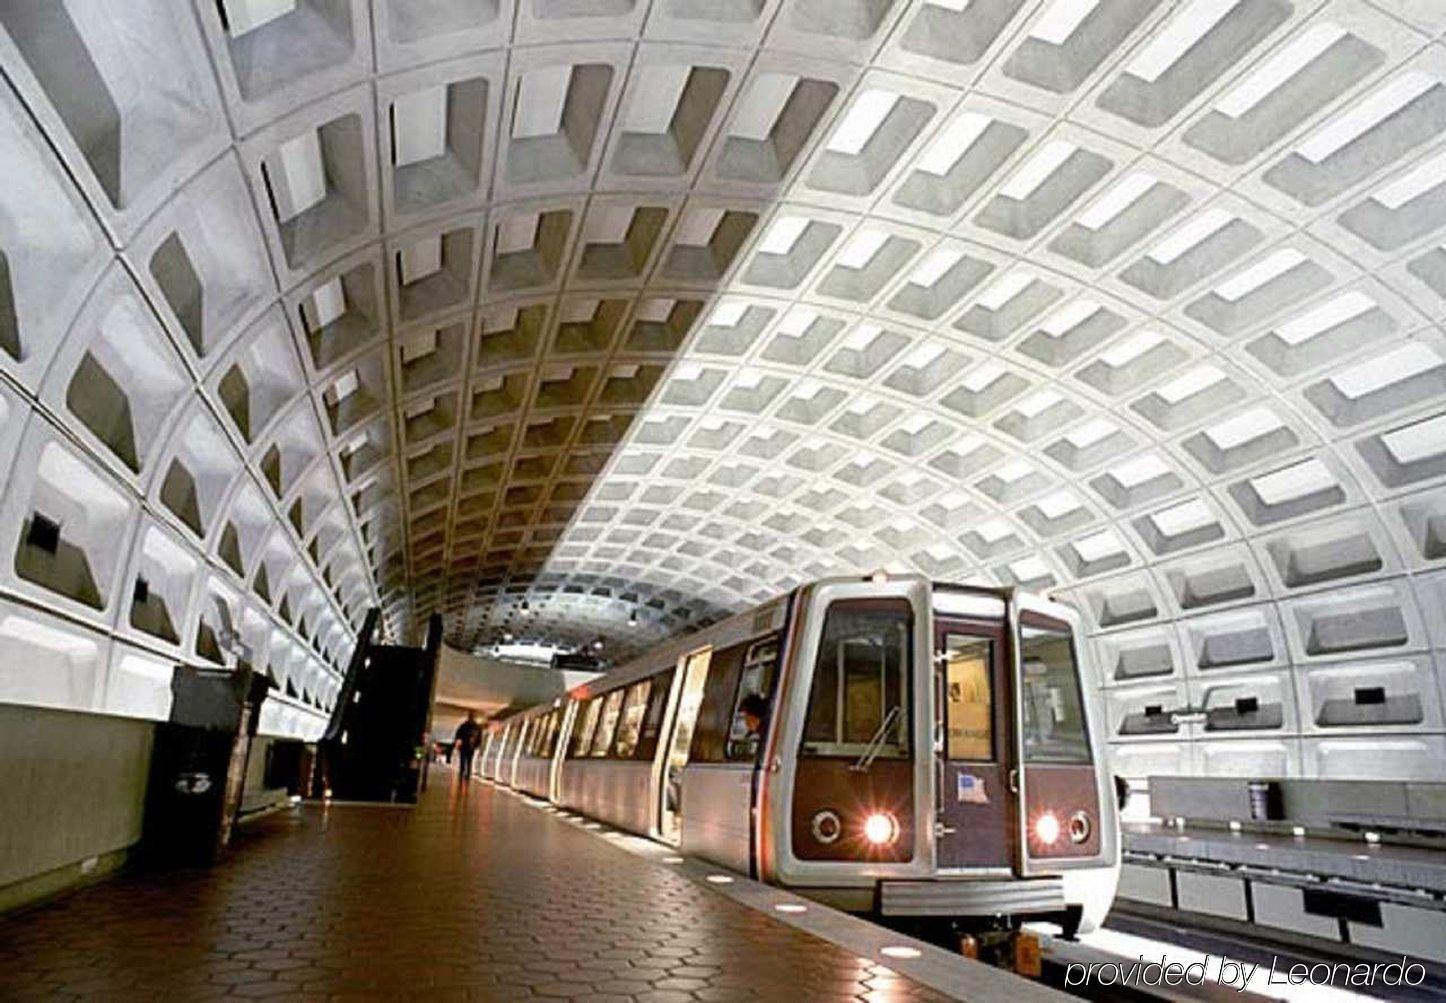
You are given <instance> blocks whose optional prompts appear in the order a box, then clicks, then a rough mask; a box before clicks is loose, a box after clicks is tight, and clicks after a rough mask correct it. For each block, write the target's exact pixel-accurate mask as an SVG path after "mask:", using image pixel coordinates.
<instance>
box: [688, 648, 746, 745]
mask: <svg viewBox="0 0 1446 1003" xmlns="http://www.w3.org/2000/svg"><path fill="white" fill-rule="evenodd" d="M747 649H748V643H747V642H746V641H745V642H744V643H743V644H735V645H733V646H732V647H729V648H719V649H718V650H716V651H714V652H713V655H712V658H710V659H709V661H708V676H707V678H706V679H705V680H704V681H703V698H702V700H701V701H700V702H699V704H698V718H697V721H696V722H695V724H694V725H693V743H692V746H691V747H690V748H689V750H688V762H690V763H722V762H725V761H726V760H727V756H726V755H725V749H726V746H727V744H728V727H729V723H730V721H731V720H732V715H733V704H734V702H735V699H736V694H737V692H738V680H739V678H740V676H741V675H742V674H743V656H744V654H745V653H746V652H747Z"/></svg>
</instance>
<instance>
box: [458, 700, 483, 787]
mask: <svg viewBox="0 0 1446 1003" xmlns="http://www.w3.org/2000/svg"><path fill="white" fill-rule="evenodd" d="M452 744H453V745H455V746H456V747H457V751H458V753H459V755H460V758H461V762H460V763H459V765H458V769H459V770H460V771H461V774H462V780H463V782H466V781H468V780H471V779H472V757H473V756H475V755H476V754H477V747H478V746H479V745H481V744H482V726H481V725H480V724H478V723H477V713H476V711H470V710H469V711H468V712H467V720H465V721H463V722H462V723H461V724H459V725H458V726H457V734H456V735H454V736H453V738H452Z"/></svg>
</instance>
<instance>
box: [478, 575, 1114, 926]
mask: <svg viewBox="0 0 1446 1003" xmlns="http://www.w3.org/2000/svg"><path fill="white" fill-rule="evenodd" d="M1086 657H1087V655H1086V647H1085V646H1084V645H1083V644H1081V643H1080V629H1079V622H1078V619H1077V616H1076V614H1075V613H1074V611H1073V610H1071V609H1070V608H1069V607H1067V606H1064V605H1061V604H1060V603H1057V602H1054V601H1051V600H1049V599H1045V598H1042V597H1040V596H1036V595H1031V594H1029V593H1026V592H1024V591H1020V590H1017V589H994V588H976V587H966V586H962V585H947V584H939V583H934V582H930V581H928V580H926V579H924V578H921V577H915V576H886V575H883V574H878V575H872V576H869V577H867V578H848V579H831V580H825V581H820V582H816V583H814V584H810V585H805V586H802V587H800V588H798V589H796V590H794V591H793V592H791V593H789V594H787V595H784V596H780V597H778V598H776V599H774V600H771V601H770V602H767V603H765V604H763V605H762V606H759V607H757V608H756V609H753V610H750V611H748V612H745V613H742V614H739V615H737V616H734V617H732V618H730V619H728V620H726V621H723V622H721V623H718V624H715V625H714V626H712V627H709V628H707V629H705V630H703V631H700V632H697V633H695V634H692V635H689V636H687V637H682V638H678V639H675V640H673V641H670V642H668V643H666V644H664V645H662V646H660V647H658V648H657V649H656V650H653V651H651V652H649V653H648V654H646V655H643V656H641V657H639V658H636V659H634V660H632V661H630V662H629V663H627V664H626V665H623V666H621V667H619V668H617V669H614V670H613V671H610V672H608V673H607V674H605V675H603V676H600V677H598V678H596V679H594V680H592V681H591V682H589V683H587V684H586V685H584V686H581V687H578V688H576V689H574V690H572V691H570V692H569V693H567V694H566V695H565V696H564V697H561V698H559V699H558V700H556V701H554V702H552V703H549V704H544V705H541V706H537V707H532V708H529V709H527V710H524V711H522V712H520V713H516V714H514V715H512V716H511V717H510V718H508V719H506V720H504V721H495V722H493V723H492V724H491V725H490V726H489V729H488V735H487V739H486V743H485V745H484V748H483V750H482V752H481V755H480V756H479V757H478V765H477V769H478V771H479V772H480V773H481V774H482V775H483V776H484V777H486V778H487V779H489V780H492V781H494V782H496V783H498V784H501V785H504V786H508V787H512V788H515V789H517V790H519V791H522V792H525V793H527V794H530V795H532V796H534V797H537V798H542V799H545V800H547V801H550V802H552V803H554V804H556V805H558V806H560V807H562V808H566V809H570V810H572V811H576V812H578V813H580V814H583V815H586V816H590V817H592V818H595V819H598V820H600V821H602V822H606V823H608V824H610V825H612V826H615V827H617V828H619V829H623V830H627V831H629V832H633V833H636V834H638V835H641V836H646V837H650V838H652V839H655V840H658V841H661V842H663V843H666V844H670V845H672V846H675V847H677V848H678V850H679V852H681V853H684V854H688V855H692V856H696V857H699V858H703V859H706V860H709V861H712V862H714V863H717V864H720V865H722V866H724V867H727V868H730V869H733V870H736V871H738V872H740V873H743V874H747V875H750V876H752V877H754V878H756V879H758V880H761V881H765V882H768V883H771V884H776V885H779V886H782V887H786V888H788V889H790V890H792V891H795V892H798V893H800V894H803V895H806V896H808V897H811V898H814V899H816V900H819V901H822V902H826V903H828V904H830V905H833V906H836V907H839V908H843V909H847V910H849V911H852V912H861V913H868V914H872V915H875V916H880V917H883V918H885V919H886V920H899V921H901V922H903V923H907V924H915V925H922V924H933V923H936V922H937V923H947V924H950V925H951V926H952V927H953V928H954V929H955V930H957V931H959V932H961V933H966V934H967V933H970V932H971V931H981V932H982V931H991V930H992V931H999V930H1008V929H1011V928H1015V927H1017V926H1018V925H1019V924H1020V923H1022V922H1025V921H1037V920H1042V921H1049V922H1054V923H1057V924H1059V925H1060V926H1061V927H1063V929H1064V931H1065V934H1066V935H1067V936H1072V935H1073V934H1074V933H1075V932H1077V931H1083V932H1088V931H1090V930H1092V929H1094V928H1095V927H1097V926H1098V925H1099V924H1100V923H1101V921H1102V920H1103V919H1104V916H1105V913H1106V912H1107V911H1108V910H1109V907H1110V904H1111V901H1112V900H1113V898H1114V894H1115V887H1116V884H1117V882H1118V879H1119V853H1120V838H1119V814H1118V805H1117V795H1116V783H1115V781H1114V780H1113V779H1112V778H1111V777H1110V776H1109V774H1108V773H1107V771H1106V769H1105V755H1104V753H1105V750H1104V747H1103V742H1102V735H1103V733H1104V727H1103V723H1102V721H1101V720H1100V717H1099V711H1098V708H1097V706H1096V702H1095V701H1094V700H1093V699H1091V696H1090V691H1089V688H1088V687H1087V686H1086V685H1085V684H1084V677H1083V671H1084V669H1085V666H1084V665H1083V660H1084V659H1085V658H1086Z"/></svg>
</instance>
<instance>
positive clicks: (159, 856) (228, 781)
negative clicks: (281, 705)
mask: <svg viewBox="0 0 1446 1003" xmlns="http://www.w3.org/2000/svg"><path fill="white" fill-rule="evenodd" d="M270 688H271V682H270V681H269V680H268V679H267V678H266V677H265V676H258V675H256V674H255V673H253V672H252V671H251V670H250V669H249V668H241V669H236V670H229V669H226V670H220V669H197V668H192V667H190V666H184V665H181V666H177V667H176V669H175V671H174V673H173V675H172V677H171V694H172V703H171V717H170V720H168V721H166V722H165V723H164V724H160V725H158V726H157V727H156V737H155V743H154V745H153V747H152V751H151V772H150V783H149V786H148V787H147V790H146V813H145V822H144V826H143V834H142V850H143V855H144V858H145V859H146V860H147V861H148V862H149V863H150V864H152V865H153V866H162V867H171V866H206V865H209V864H212V863H214V862H215V861H216V860H217V859H218V858H219V857H220V855H221V853H222V852H223V851H224V850H225V848H226V845H227V844H228V843H229V842H230V840H231V826H232V823H233V822H234V821H235V819H236V813H237V811H238V809H239V808H240V805H241V788H242V785H243V783H244V781H245V778H246V756H247V753H248V752H249V750H250V745H251V736H252V735H254V734H256V722H257V718H258V717H259V714H260V710H261V701H262V700H264V699H265V697H266V691H267V690H268V689H270Z"/></svg>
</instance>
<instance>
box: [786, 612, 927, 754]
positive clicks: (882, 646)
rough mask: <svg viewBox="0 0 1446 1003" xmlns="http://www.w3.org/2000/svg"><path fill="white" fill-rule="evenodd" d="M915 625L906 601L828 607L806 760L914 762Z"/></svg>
mask: <svg viewBox="0 0 1446 1003" xmlns="http://www.w3.org/2000/svg"><path fill="white" fill-rule="evenodd" d="M913 623H914V615H913V611H912V609H911V608H910V606H909V603H908V601H907V600H904V599H852V600H842V601H839V602H836V603H834V604H833V605H831V606H830V607H829V608H828V614H827V616H826V617H825V618H824V623H823V633H822V637H820V639H819V648H818V660H817V662H816V663H815V665H814V669H813V687H812V692H811V693H810V694H809V698H808V718H807V722H806V724H805V726H804V736H803V749H802V754H803V755H805V756H855V757H864V756H868V757H870V758H883V759H902V758H907V757H908V755H909V706H908V694H909V686H908V672H909V664H910V654H911V651H912V646H913V645H912V635H913Z"/></svg>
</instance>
